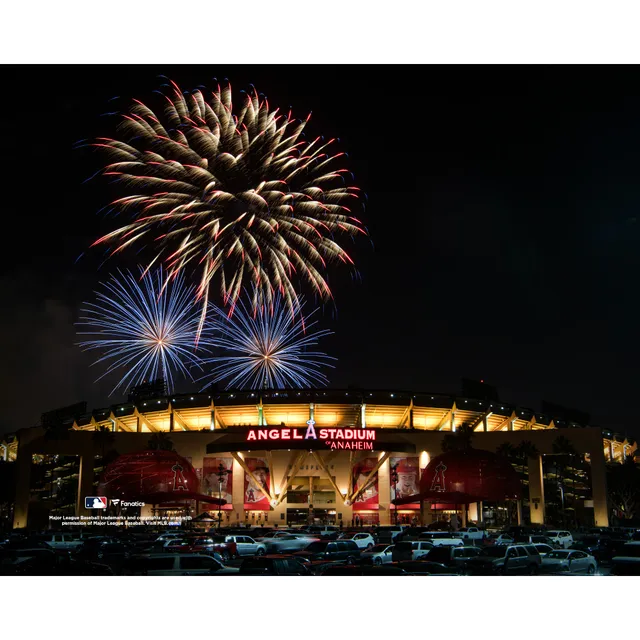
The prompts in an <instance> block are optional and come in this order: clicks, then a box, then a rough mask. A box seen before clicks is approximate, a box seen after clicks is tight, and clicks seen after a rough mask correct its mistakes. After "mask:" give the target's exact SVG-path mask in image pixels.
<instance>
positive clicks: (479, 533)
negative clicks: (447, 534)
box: [454, 527, 485, 540]
mask: <svg viewBox="0 0 640 640" xmlns="http://www.w3.org/2000/svg"><path fill="white" fill-rule="evenodd" d="M454 535H457V536H459V537H460V538H462V539H463V540H483V539H484V537H485V532H484V529H478V527H463V528H462V529H460V531H458V532H456V533H455V534H454Z"/></svg>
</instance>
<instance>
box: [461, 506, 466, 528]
mask: <svg viewBox="0 0 640 640" xmlns="http://www.w3.org/2000/svg"><path fill="white" fill-rule="evenodd" d="M462 526H463V527H466V526H467V505H466V504H463V505H462Z"/></svg>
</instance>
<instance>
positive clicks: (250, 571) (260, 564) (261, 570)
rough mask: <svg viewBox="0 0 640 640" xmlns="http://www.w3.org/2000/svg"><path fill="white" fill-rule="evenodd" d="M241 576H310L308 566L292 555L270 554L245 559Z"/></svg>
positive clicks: (240, 571) (241, 566) (241, 568)
mask: <svg viewBox="0 0 640 640" xmlns="http://www.w3.org/2000/svg"><path fill="white" fill-rule="evenodd" d="M239 573H240V575H245V576H308V575H311V572H310V571H309V568H308V566H307V564H306V563H305V562H303V561H301V559H300V558H296V557H295V556H292V555H285V554H269V555H265V556H253V557H250V558H245V559H244V560H243V561H242V564H241V565H240V570H239Z"/></svg>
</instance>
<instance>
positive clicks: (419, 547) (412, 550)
mask: <svg viewBox="0 0 640 640" xmlns="http://www.w3.org/2000/svg"><path fill="white" fill-rule="evenodd" d="M433 548H434V545H433V543H432V542H426V541H420V540H417V541H411V542H396V543H395V544H394V545H393V552H392V554H391V557H392V558H393V562H404V561H409V560H417V559H418V558H421V557H422V556H426V555H427V554H428V553H429V551H431V549H433Z"/></svg>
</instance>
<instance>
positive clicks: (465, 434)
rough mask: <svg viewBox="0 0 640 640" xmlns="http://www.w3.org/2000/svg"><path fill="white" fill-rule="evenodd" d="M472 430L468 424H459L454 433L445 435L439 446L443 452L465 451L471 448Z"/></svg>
mask: <svg viewBox="0 0 640 640" xmlns="http://www.w3.org/2000/svg"><path fill="white" fill-rule="evenodd" d="M472 439H473V429H472V428H471V426H470V425H468V424H461V425H460V426H459V427H458V429H457V430H456V431H452V432H449V433H447V434H446V435H445V436H444V437H443V438H442V443H441V444H440V446H441V448H442V451H443V452H448V451H466V450H467V449H470V448H471V440H472Z"/></svg>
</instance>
